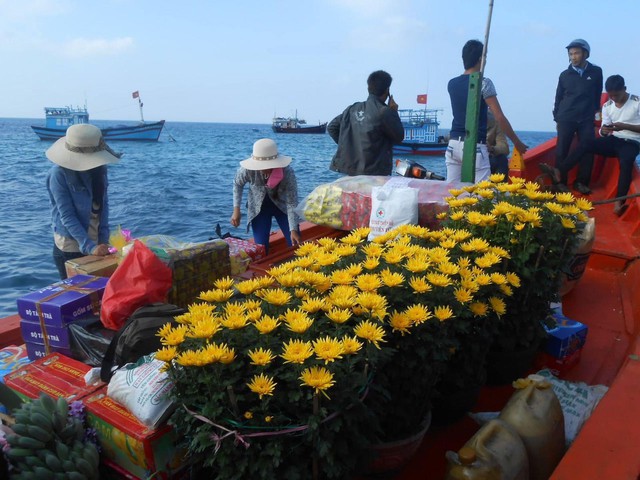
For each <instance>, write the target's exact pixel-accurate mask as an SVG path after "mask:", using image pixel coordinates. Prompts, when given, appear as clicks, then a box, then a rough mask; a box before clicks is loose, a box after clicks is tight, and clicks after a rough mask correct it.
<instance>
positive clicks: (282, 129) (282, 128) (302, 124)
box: [271, 112, 327, 133]
mask: <svg viewBox="0 0 640 480" xmlns="http://www.w3.org/2000/svg"><path fill="white" fill-rule="evenodd" d="M271 128H272V129H273V131H274V132H276V133H325V132H326V131H327V122H324V123H320V124H318V125H307V122H306V121H304V120H302V119H299V118H298V113H297V112H296V116H295V117H286V118H285V117H273V122H272V123H271Z"/></svg>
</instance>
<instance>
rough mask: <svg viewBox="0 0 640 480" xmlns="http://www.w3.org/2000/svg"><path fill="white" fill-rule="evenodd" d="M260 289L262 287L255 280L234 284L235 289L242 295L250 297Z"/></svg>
mask: <svg viewBox="0 0 640 480" xmlns="http://www.w3.org/2000/svg"><path fill="white" fill-rule="evenodd" d="M260 288H262V285H261V284H260V282H259V281H258V279H257V278H252V279H251V280H245V281H243V282H239V283H236V289H237V290H238V291H239V292H240V293H242V294H243V295H251V294H252V293H253V292H255V291H256V290H259V289H260Z"/></svg>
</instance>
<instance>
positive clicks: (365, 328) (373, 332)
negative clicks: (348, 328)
mask: <svg viewBox="0 0 640 480" xmlns="http://www.w3.org/2000/svg"><path fill="white" fill-rule="evenodd" d="M353 332H354V333H355V334H356V336H357V337H360V338H364V339H365V340H367V341H369V342H371V343H373V344H374V345H375V346H376V348H378V349H379V348H380V342H384V341H385V340H384V329H383V328H382V327H381V326H380V325H376V324H374V323H372V322H370V321H369V320H364V321H362V322H360V323H359V324H358V325H357V326H356V328H354V329H353Z"/></svg>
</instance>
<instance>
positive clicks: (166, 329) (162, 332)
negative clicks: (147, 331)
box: [156, 314, 188, 337]
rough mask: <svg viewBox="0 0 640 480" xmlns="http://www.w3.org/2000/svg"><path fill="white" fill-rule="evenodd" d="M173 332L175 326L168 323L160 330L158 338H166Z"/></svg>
mask: <svg viewBox="0 0 640 480" xmlns="http://www.w3.org/2000/svg"><path fill="white" fill-rule="evenodd" d="M187 315H188V314H187ZM171 330H173V324H172V323H171V322H167V323H165V324H164V325H162V326H161V327H160V328H159V329H158V331H157V332H156V336H158V337H166V336H167V334H168V333H169V332H170V331H171Z"/></svg>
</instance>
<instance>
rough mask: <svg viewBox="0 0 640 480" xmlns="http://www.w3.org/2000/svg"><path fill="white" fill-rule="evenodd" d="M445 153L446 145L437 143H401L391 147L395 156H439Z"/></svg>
mask: <svg viewBox="0 0 640 480" xmlns="http://www.w3.org/2000/svg"><path fill="white" fill-rule="evenodd" d="M446 151H447V144H446V143H443V142H437V143H404V142H403V143H401V144H400V145H394V146H393V153H394V154H397V155H424V156H441V155H444V154H445V152H446Z"/></svg>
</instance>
